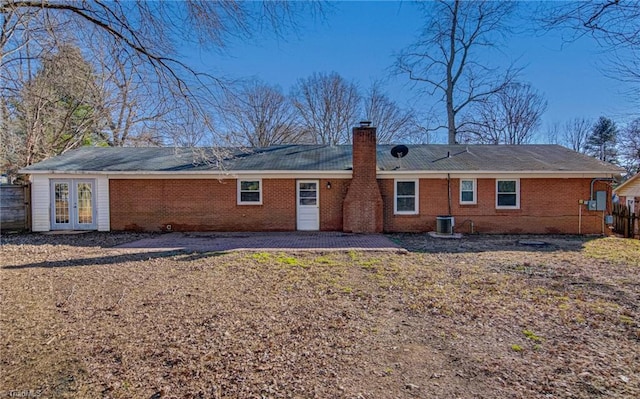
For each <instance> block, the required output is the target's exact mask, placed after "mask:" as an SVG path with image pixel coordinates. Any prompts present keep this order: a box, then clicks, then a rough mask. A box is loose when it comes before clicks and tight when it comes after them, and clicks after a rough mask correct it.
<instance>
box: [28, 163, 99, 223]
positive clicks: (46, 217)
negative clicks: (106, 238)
mask: <svg viewBox="0 0 640 399" xmlns="http://www.w3.org/2000/svg"><path fill="white" fill-rule="evenodd" d="M51 179H56V180H60V179H84V180H86V179H93V180H95V184H94V206H95V207H96V222H97V225H96V227H97V229H98V230H99V231H109V229H110V221H109V178H108V177H107V176H104V175H102V176H99V175H64V174H55V175H53V174H47V175H31V218H32V219H31V220H32V222H31V229H32V231H36V232H37V231H50V230H51V183H50V180H51Z"/></svg>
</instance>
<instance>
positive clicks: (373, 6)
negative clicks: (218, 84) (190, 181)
mask: <svg viewBox="0 0 640 399" xmlns="http://www.w3.org/2000/svg"><path fill="white" fill-rule="evenodd" d="M332 6H333V8H332V10H330V11H329V12H328V13H327V14H326V17H325V19H324V20H322V21H320V20H313V19H312V18H308V19H305V20H302V21H300V22H301V23H300V25H301V29H300V32H299V34H298V35H297V36H295V35H288V36H287V37H286V38H284V39H282V38H280V39H278V38H274V37H271V38H266V39H265V38H262V39H256V40H252V41H249V42H244V43H240V42H236V43H232V45H231V46H230V47H229V49H228V53H227V54H224V55H220V54H216V55H215V56H213V55H212V56H205V55H202V56H201V59H200V60H198V59H194V60H193V61H194V63H196V64H200V67H202V66H205V67H206V69H207V70H208V71H209V72H214V73H217V74H222V75H226V76H229V77H234V78H245V77H256V78H259V79H261V80H263V81H265V82H267V83H270V84H276V85H279V86H280V87H282V89H283V90H284V92H285V93H288V92H289V89H290V88H291V86H292V85H293V84H294V83H295V82H296V81H297V80H298V79H300V78H306V77H308V76H309V75H311V74H312V73H313V72H332V71H335V72H338V73H339V74H340V75H342V76H343V77H344V78H346V79H347V80H350V81H354V82H356V83H357V84H358V85H359V86H360V88H361V89H363V91H364V90H366V88H368V87H369V86H370V84H371V82H373V81H375V80H386V85H385V88H386V90H387V92H388V94H389V95H390V97H392V98H393V99H394V100H395V101H396V102H398V103H399V104H401V105H404V104H409V105H412V106H414V107H416V108H418V109H426V108H428V107H429V105H430V104H432V103H433V101H434V99H431V98H425V96H420V95H418V92H417V91H415V90H412V88H411V86H412V85H411V83H410V81H409V79H408V78H407V77H406V76H394V75H393V68H392V66H393V63H394V60H395V57H394V54H396V53H397V52H398V51H400V50H402V49H403V48H405V47H407V46H408V45H410V44H411V43H412V42H413V41H415V39H416V38H417V36H418V32H419V31H420V27H421V25H422V16H421V14H420V13H419V12H418V10H417V9H416V6H415V5H414V4H413V3H411V2H335V3H332ZM520 26H521V27H524V28H529V27H527V26H526V22H525V23H524V24H523V23H521V24H520ZM521 30H522V31H523V32H522V33H518V34H514V35H512V36H511V37H510V38H509V40H508V43H507V47H506V48H505V49H504V50H503V52H504V60H503V61H502V62H504V64H505V65H506V64H508V63H510V62H511V61H514V60H515V61H517V65H519V66H522V67H524V70H523V72H522V74H521V75H520V80H521V81H525V82H528V83H530V84H532V86H533V87H534V88H536V89H537V90H538V91H540V92H541V93H543V94H544V96H545V98H546V99H547V101H548V108H547V112H546V113H545V115H544V117H543V125H542V128H541V131H542V132H541V133H543V132H544V131H546V128H547V126H548V125H549V124H551V123H553V122H558V123H564V122H565V121H568V120H569V119H572V118H575V117H587V118H591V119H597V118H598V117H599V116H601V115H604V116H607V117H610V118H612V119H613V120H614V121H616V122H618V123H619V124H621V125H623V124H624V123H625V122H627V121H628V120H630V119H631V118H633V117H635V116H637V114H636V115H634V114H633V112H634V111H635V110H634V108H635V107H634V106H633V104H632V103H631V101H630V100H629V98H628V96H627V95H626V94H625V93H626V92H628V91H629V90H630V87H629V86H625V85H624V84H621V83H619V82H617V81H615V80H612V79H609V78H607V77H605V76H604V74H603V73H602V71H601V69H600V68H599V66H602V65H604V63H605V61H606V54H603V53H602V52H601V49H600V48H598V47H597V46H596V43H595V42H594V41H593V40H591V39H589V38H583V39H581V40H579V41H577V42H572V43H563V41H562V39H561V37H560V34H559V33H553V34H545V35H541V34H539V33H536V32H534V31H531V30H530V29H521ZM436 140H438V141H444V140H445V138H444V134H443V135H439V136H438V137H437V139H436Z"/></svg>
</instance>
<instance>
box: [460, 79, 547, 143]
mask: <svg viewBox="0 0 640 399" xmlns="http://www.w3.org/2000/svg"><path fill="white" fill-rule="evenodd" d="M475 109H476V112H475V114H474V115H473V117H472V121H470V122H469V123H468V126H469V127H468V128H467V129H465V131H464V133H465V135H467V137H469V139H470V141H471V142H478V143H484V144H511V145H520V144H527V143H529V142H531V140H532V139H533V135H534V134H535V132H536V129H537V128H538V127H539V126H540V122H541V119H542V114H543V113H544V112H545V110H546V109H547V101H546V100H545V99H544V98H543V97H542V95H541V94H540V93H538V92H537V91H536V90H535V89H533V88H532V87H531V85H529V84H523V83H511V84H508V85H506V86H505V87H504V88H503V89H502V90H500V91H499V92H497V93H495V94H494V95H493V96H491V97H488V98H487V99H485V101H483V102H479V103H476V105H475Z"/></svg>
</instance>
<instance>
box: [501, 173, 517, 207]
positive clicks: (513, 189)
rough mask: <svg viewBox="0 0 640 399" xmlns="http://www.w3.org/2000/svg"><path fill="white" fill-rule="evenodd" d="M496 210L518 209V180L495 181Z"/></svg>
mask: <svg viewBox="0 0 640 399" xmlns="http://www.w3.org/2000/svg"><path fill="white" fill-rule="evenodd" d="M496 208H497V209H520V180H518V179H508V180H507V179H497V180H496Z"/></svg>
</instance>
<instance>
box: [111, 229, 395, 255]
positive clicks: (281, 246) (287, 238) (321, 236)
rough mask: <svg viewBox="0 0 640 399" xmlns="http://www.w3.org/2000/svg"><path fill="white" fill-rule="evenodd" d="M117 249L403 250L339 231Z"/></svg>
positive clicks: (179, 240)
mask: <svg viewBox="0 0 640 399" xmlns="http://www.w3.org/2000/svg"><path fill="white" fill-rule="evenodd" d="M114 248H117V249H153V250H158V249H162V250H187V251H198V252H217V251H240V250H243V251H246V250H250V251H296V250H298V251H325V250H356V251H394V252H398V251H405V250H404V249H403V248H402V247H401V246H400V245H398V244H396V243H394V242H393V241H391V240H390V239H389V238H388V237H386V236H384V235H382V234H348V233H340V232H283V233H280V232H276V233H180V232H174V233H168V234H163V235H160V236H157V237H152V238H145V239H142V240H138V241H133V242H129V243H126V244H122V245H118V246H116V247H114Z"/></svg>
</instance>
